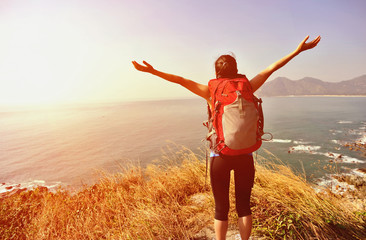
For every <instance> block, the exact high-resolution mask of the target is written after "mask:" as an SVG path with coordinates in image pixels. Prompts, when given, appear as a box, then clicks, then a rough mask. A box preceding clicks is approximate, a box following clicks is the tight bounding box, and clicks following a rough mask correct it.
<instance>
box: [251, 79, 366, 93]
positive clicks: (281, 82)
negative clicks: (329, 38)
mask: <svg viewBox="0 0 366 240" xmlns="http://www.w3.org/2000/svg"><path fill="white" fill-rule="evenodd" d="M256 95H258V96H261V97H274V96H292V95H294V96H301V95H366V75H362V76H360V77H357V78H354V79H351V80H346V81H341V82H324V81H322V80H319V79H316V78H310V77H305V78H302V79H300V80H296V81H294V80H290V79H288V78H285V77H278V78H276V79H274V80H272V81H270V82H267V83H265V84H264V85H263V86H262V87H261V88H260V89H259V90H258V91H257V92H256Z"/></svg>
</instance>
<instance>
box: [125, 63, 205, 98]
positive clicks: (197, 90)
mask: <svg viewBox="0 0 366 240" xmlns="http://www.w3.org/2000/svg"><path fill="white" fill-rule="evenodd" d="M132 64H133V65H134V67H135V68H136V69H137V70H139V71H142V72H147V73H151V74H153V75H155V76H158V77H161V78H163V79H165V80H167V81H169V82H172V83H177V84H180V85H182V86H183V87H185V88H187V89H188V90H189V91H191V92H192V93H194V94H196V95H198V96H200V97H203V98H204V99H206V100H207V101H209V98H210V91H209V89H208V86H207V85H203V84H200V83H197V82H194V81H192V80H189V79H185V78H183V77H180V76H176V75H173V74H169V73H164V72H161V71H158V70H156V69H154V68H153V67H152V66H151V65H150V64H148V63H147V62H145V61H143V64H145V66H143V65H141V64H138V63H137V62H136V61H132Z"/></svg>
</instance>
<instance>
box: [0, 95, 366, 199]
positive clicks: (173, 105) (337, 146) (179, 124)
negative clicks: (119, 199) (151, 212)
mask: <svg viewBox="0 0 366 240" xmlns="http://www.w3.org/2000/svg"><path fill="white" fill-rule="evenodd" d="M263 102H264V103H263V108H264V115H265V131H266V132H270V133H271V134H272V135H273V137H274V139H273V140H272V141H270V142H264V143H263V145H262V148H261V149H260V150H259V151H258V154H259V155H268V152H270V153H272V154H273V155H275V156H276V157H278V158H279V159H281V160H282V161H283V163H284V164H287V165H289V166H291V167H292V168H293V169H294V170H295V171H299V172H300V173H301V174H304V175H305V176H306V177H307V179H308V180H309V181H311V182H317V181H318V182H319V181H320V180H322V179H323V180H324V179H325V178H326V177H327V176H328V175H329V174H331V173H332V172H330V170H327V166H329V165H330V164H332V162H333V163H334V162H337V164H336V165H337V171H340V172H352V171H353V172H357V170H356V169H359V168H365V167H366V159H365V157H364V156H363V155H362V154H360V153H359V152H355V151H351V150H349V149H348V148H346V147H344V146H343V145H344V144H345V143H347V142H355V141H359V142H361V143H365V142H366V110H365V106H366V98H365V97H272V98H263ZM206 119H207V105H206V103H205V101H203V100H201V99H181V100H161V101H139V102H121V103H103V104H102V103H101V104H78V105H64V106H57V107H48V108H46V107H44V108H9V107H1V108H0V166H1V167H0V193H1V192H4V191H7V190H9V189H11V188H12V187H16V186H17V187H18V188H19V187H27V188H31V187H33V186H37V185H41V186H46V187H49V188H50V189H53V188H56V187H58V186H64V187H65V186H69V187H70V186H71V187H78V186H81V185H83V184H93V183H95V182H97V181H98V178H99V176H100V175H99V174H98V172H99V171H100V170H102V171H105V172H108V173H114V172H117V171H119V170H120V169H121V168H123V167H124V166H127V165H128V164H131V163H132V164H140V165H141V166H146V165H147V164H149V163H153V162H154V164H158V162H157V163H155V160H158V159H161V158H162V157H163V152H164V151H166V150H167V149H170V148H172V146H173V148H175V149H179V146H184V147H187V148H189V149H191V150H192V151H193V152H195V153H197V154H201V155H203V151H204V149H205V147H206V144H205V142H202V139H204V137H205V135H206V128H205V127H204V126H203V125H202V122H203V121H204V120H206ZM177 146H178V147H177ZM357 174H361V173H360V172H357Z"/></svg>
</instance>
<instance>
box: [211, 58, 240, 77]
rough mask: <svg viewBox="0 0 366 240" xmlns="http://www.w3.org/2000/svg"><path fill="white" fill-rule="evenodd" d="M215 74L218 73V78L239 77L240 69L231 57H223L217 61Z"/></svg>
mask: <svg viewBox="0 0 366 240" xmlns="http://www.w3.org/2000/svg"><path fill="white" fill-rule="evenodd" d="M220 60H222V61H220ZM215 72H216V78H235V77H237V75H238V67H237V64H236V60H235V58H234V57H233V56H231V55H221V56H220V57H219V58H218V59H217V60H216V61H215Z"/></svg>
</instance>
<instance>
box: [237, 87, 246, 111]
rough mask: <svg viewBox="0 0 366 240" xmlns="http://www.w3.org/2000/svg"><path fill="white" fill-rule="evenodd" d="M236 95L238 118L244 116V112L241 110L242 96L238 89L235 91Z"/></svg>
mask: <svg viewBox="0 0 366 240" xmlns="http://www.w3.org/2000/svg"><path fill="white" fill-rule="evenodd" d="M236 95H237V96H238V103H239V114H240V118H244V115H245V114H244V110H243V97H242V95H241V93H240V91H239V90H237V91H236Z"/></svg>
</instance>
